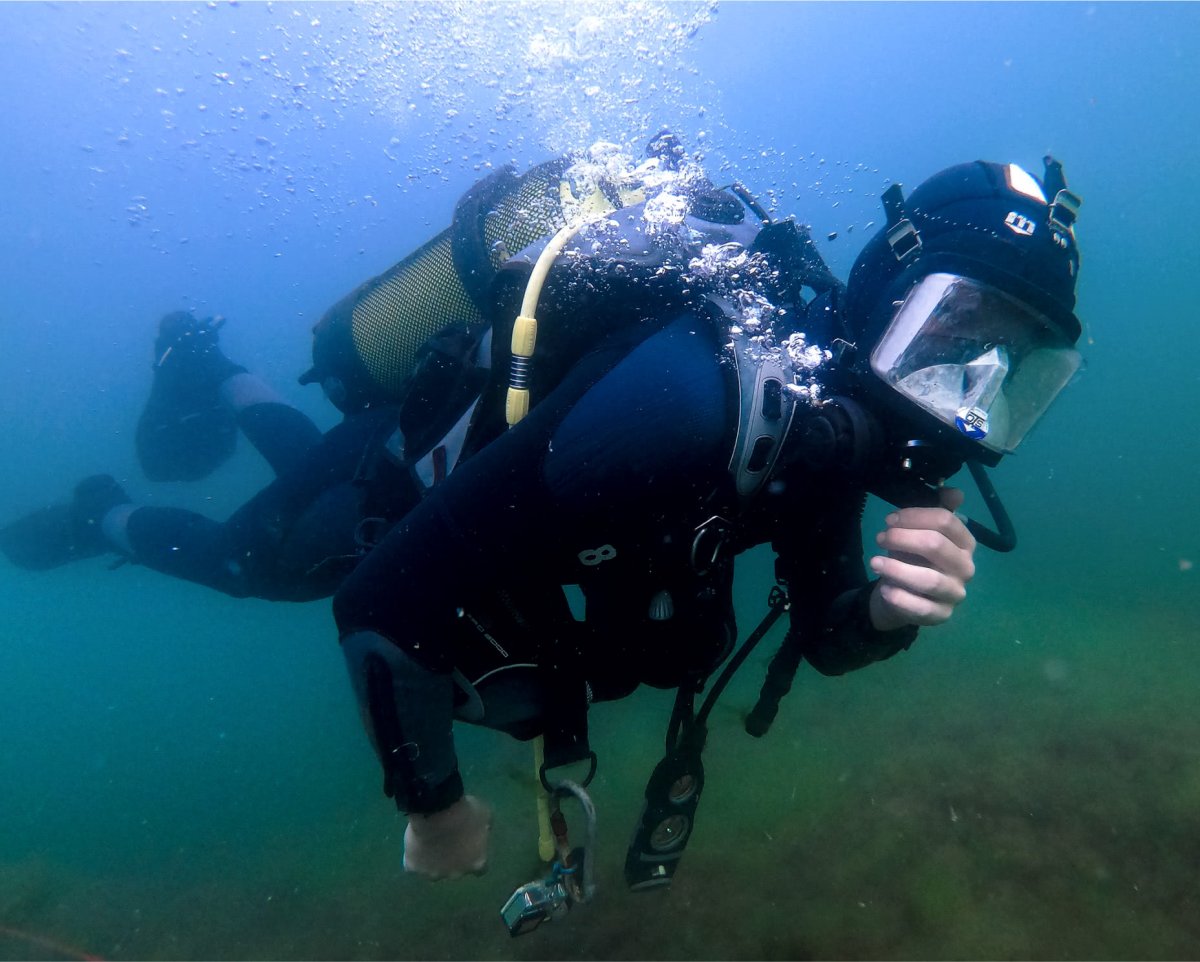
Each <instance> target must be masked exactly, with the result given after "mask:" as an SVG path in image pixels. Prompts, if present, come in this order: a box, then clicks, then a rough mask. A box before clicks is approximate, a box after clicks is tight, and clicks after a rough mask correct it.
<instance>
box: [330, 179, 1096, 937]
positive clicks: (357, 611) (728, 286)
mask: <svg viewBox="0 0 1200 962" xmlns="http://www.w3.org/2000/svg"><path fill="white" fill-rule="evenodd" d="M734 194H737V195H738V196H739V197H742V192H741V191H740V190H738V189H736V188H735V190H734ZM729 196H733V195H732V194H731V195H729ZM659 199H661V198H655V197H652V198H651V199H650V200H649V201H647V202H646V203H643V204H640V205H635V206H632V207H628V208H623V209H620V210H619V211H617V212H615V213H613V214H612V215H611V216H606V217H601V218H599V219H598V220H593V221H591V222H589V223H587V224H585V225H584V226H582V227H577V226H573V227H568V228H565V229H564V230H563V231H560V232H559V233H558V234H556V235H555V237H554V238H552V239H550V240H546V239H544V238H543V239H542V240H540V241H539V242H538V243H537V244H534V245H532V246H531V247H530V249H529V250H527V251H525V252H523V253H522V254H520V255H518V256H514V257H511V258H509V259H508V260H507V261H506V262H505V264H504V265H503V267H502V269H501V270H500V271H499V273H498V275H497V277H496V279H495V281H494V282H493V285H492V292H491V294H492V299H493V302H494V304H495V307H494V309H493V316H494V317H495V318H496V323H495V328H494V336H493V340H492V349H493V359H492V368H493V371H494V372H505V371H507V372H509V376H508V379H507V383H505V380H504V379H503V378H499V377H498V378H494V379H493V383H492V384H491V385H490V387H489V388H488V389H487V392H486V393H487V394H488V395H489V396H488V397H485V402H484V403H485V404H487V405H489V406H490V407H491V408H492V409H493V410H498V409H499V408H500V407H501V406H502V405H503V406H504V408H505V411H506V421H507V424H508V427H507V429H506V430H500V431H497V432H496V433H495V435H494V437H493V438H492V439H491V440H490V443H488V444H486V445H485V446H483V447H482V448H480V449H479V450H478V451H476V453H474V454H473V456H472V457H471V458H470V459H469V460H467V461H465V463H462V464H460V466H459V467H458V468H457V469H456V470H455V471H454V473H453V474H451V475H450V476H449V477H447V478H446V479H445V480H444V481H443V482H442V483H440V484H439V485H437V486H436V487H435V488H433V489H432V490H430V491H428V492H427V494H426V496H425V497H424V499H423V500H422V501H421V502H420V504H418V505H417V506H416V507H415V508H414V509H413V510H412V511H410V512H409V513H408V514H407V515H405V516H404V518H403V519H401V520H400V521H399V522H398V523H397V524H396V525H395V526H394V527H393V528H392V529H391V530H390V531H389V533H388V534H387V535H386V536H385V537H384V539H383V540H382V541H381V542H380V543H379V544H378V545H377V546H376V547H375V548H374V549H373V550H372V551H371V553H370V554H369V555H368V556H367V557H366V558H364V560H363V561H362V562H361V563H360V564H359V565H358V566H357V567H356V568H355V570H354V571H353V573H352V574H351V575H350V576H349V577H348V578H347V579H346V581H345V582H344V583H343V585H342V586H341V588H340V589H339V590H338V592H337V594H336V595H335V598H334V614H335V619H336V622H337V626H338V630H339V635H340V639H341V644H342V648H343V652H344V655H345V660H346V664H347V666H348V670H349V673H350V679H351V683H352V685H353V688H354V691H355V693H356V696H357V699H358V701H359V704H360V709H361V714H362V718H363V720H364V724H365V726H366V730H367V735H368V737H369V739H370V741H371V743H372V745H373V747H374V749H375V751H376V753H377V755H378V757H379V760H380V763H381V767H382V770H383V782H384V792H385V794H386V795H388V796H390V797H391V798H393V799H394V801H395V804H396V805H397V807H398V808H399V809H400V811H402V812H403V813H405V814H407V815H408V818H409V822H408V826H407V829H406V832H405V841H404V864H405V867H406V868H407V869H408V870H410V871H413V872H416V873H418V874H420V875H423V876H426V877H429V878H448V877H455V876H459V875H462V874H466V873H472V872H478V871H481V870H482V869H483V868H484V866H485V865H486V861H487V848H488V837H489V832H490V826H491V819H492V813H491V810H490V808H489V807H488V806H487V805H486V803H484V802H483V801H482V800H481V799H479V798H477V797H476V796H474V795H470V794H467V793H466V790H465V787H464V784H463V780H462V777H461V775H460V772H459V766H458V761H457V758H456V755H455V750H454V735H453V722H454V721H455V720H458V721H464V722H467V723H471V724H476V725H482V726H486V727H489V728H492V729H496V730H500V731H504V732H507V733H509V734H511V735H513V736H515V737H516V738H519V739H531V738H535V737H540V738H544V740H545V745H544V764H543V765H542V768H541V777H542V783H543V786H544V787H545V788H546V789H547V790H550V789H553V790H554V791H555V793H556V794H563V790H564V786H565V788H566V789H569V790H570V791H571V792H572V793H573V792H575V790H576V789H578V788H579V787H580V786H579V785H578V784H577V783H574V782H566V781H563V782H559V783H556V784H552V783H551V781H550V778H549V776H548V775H547V773H548V772H549V771H551V770H554V769H555V768H557V767H559V766H562V765H566V764H570V763H576V762H582V763H586V764H588V765H589V772H588V776H587V777H588V778H590V777H591V774H592V773H593V772H594V770H595V763H596V759H595V755H594V753H592V752H591V750H590V747H589V744H588V737H587V715H588V712H589V708H590V706H591V705H593V704H596V703H599V702H603V701H611V700H615V699H619V698H622V697H624V696H626V695H628V694H630V693H631V692H632V691H633V690H634V689H635V688H636V687H637V686H638V685H640V684H649V685H652V686H657V687H661V688H668V689H672V688H673V689H676V690H677V700H676V709H675V712H674V713H673V715H672V718H671V720H670V723H669V725H668V737H667V754H666V757H664V759H663V762H661V763H660V765H659V767H658V768H657V769H656V770H655V772H654V774H653V776H652V777H651V780H650V784H649V785H648V787H647V796H646V806H645V810H644V812H643V818H642V821H641V823H640V825H639V828H638V831H637V833H636V835H635V839H634V843H633V844H632V845H631V847H630V850H629V853H628V857H627V861H626V878H627V881H628V882H629V884H630V885H631V886H632V887H635V888H642V887H651V886H655V885H659V884H665V883H667V882H669V881H670V877H671V875H672V874H673V872H674V870H675V867H676V865H677V864H678V858H679V855H680V854H681V852H682V847H683V845H684V844H685V843H686V840H687V837H688V835H689V834H690V831H691V825H692V823H693V818H694V812H695V805H696V802H697V801H698V798H699V794H700V789H701V788H702V786H703V772H702V768H701V767H700V766H699V753H700V750H701V749H702V747H703V743H704V735H705V720H706V718H707V714H708V711H709V710H710V709H711V706H712V699H713V697H714V696H715V695H716V694H718V693H719V691H720V689H721V688H723V687H724V683H725V682H726V681H727V680H728V676H729V672H730V671H731V670H734V669H736V667H737V665H739V664H741V662H742V661H743V660H744V658H745V655H746V654H748V647H747V646H749V645H751V644H752V643H756V642H757V640H758V638H760V637H761V636H762V634H763V633H764V631H765V628H766V627H769V625H770V623H771V621H764V624H763V625H761V626H760V630H759V631H757V632H755V633H754V635H752V636H751V639H750V641H748V642H747V643H746V645H744V646H743V647H742V648H741V649H739V650H738V651H737V652H736V654H734V655H733V657H732V658H731V657H730V653H731V652H732V651H733V649H734V644H735V633H736V626H735V623H734V616H733V604H732V597H731V587H732V573H733V559H734V558H735V557H736V556H737V555H738V554H739V553H741V552H742V551H745V550H746V549H748V548H750V547H752V546H755V545H759V544H764V543H769V544H770V545H771V546H772V548H773V550H774V551H775V553H776V556H777V561H776V574H777V585H776V586H775V589H774V590H773V592H772V598H771V605H770V612H771V613H770V616H769V617H770V618H771V619H773V618H774V617H775V616H777V615H779V614H781V613H782V612H784V611H788V612H789V614H790V628H789V630H788V632H787V636H786V640H785V641H784V643H783V647H782V648H781V649H780V652H779V654H778V655H776V657H775V659H774V660H773V661H772V664H771V670H770V672H769V676H768V680H767V684H765V685H764V688H763V695H762V698H761V699H760V701H759V704H758V705H756V706H755V709H754V711H753V712H752V713H751V715H750V717H749V718H747V729H748V730H749V731H750V732H751V734H756V735H761V734H763V733H764V732H765V731H766V730H767V728H768V727H769V725H770V722H771V719H772V718H773V717H774V710H775V708H776V707H777V705H778V700H779V698H780V697H782V695H783V694H784V693H785V692H786V689H787V687H789V686H790V684H791V676H792V674H794V672H795V670H796V668H797V667H798V665H799V664H800V662H801V660H804V661H808V662H809V663H810V664H811V665H812V666H813V667H814V668H815V669H816V670H817V671H819V672H821V673H824V674H841V673H844V672H847V671H852V670H856V669H859V668H862V667H865V666H866V665H869V664H871V663H873V662H876V661H880V660H883V659H886V658H890V657H892V656H893V655H895V654H897V653H898V652H900V651H902V650H905V649H907V648H908V647H909V646H911V645H912V644H913V642H914V640H915V639H916V637H917V633H918V630H919V628H921V627H925V626H932V625H937V624H941V623H943V622H945V621H946V620H947V619H949V618H950V617H951V615H952V613H953V611H954V610H955V608H956V607H957V606H958V605H959V604H960V603H961V602H962V601H963V599H964V597H965V594H966V584H967V583H968V582H969V581H970V580H971V578H972V576H973V574H974V561H973V555H974V551H975V547H976V544H977V541H978V542H983V543H985V544H987V545H989V546H991V547H994V548H996V549H998V550H1008V549H1010V548H1011V547H1012V546H1013V544H1014V543H1015V536H1014V534H1013V532H1012V528H1011V524H1010V523H1009V521H1008V519H1007V516H1006V514H1005V513H1004V511H1003V506H1002V505H1001V503H1000V501H999V499H998V497H996V495H995V491H994V489H993V488H992V487H991V485H990V483H989V482H988V480H987V475H986V473H985V470H984V468H985V467H987V466H995V465H996V464H997V463H998V462H999V461H1000V460H1001V458H1002V457H1003V456H1004V455H1006V454H1009V453H1011V452H1013V451H1014V450H1015V449H1016V448H1017V446H1018V445H1019V444H1020V442H1021V440H1022V439H1023V438H1024V437H1025V436H1026V435H1027V433H1028V431H1029V430H1030V428H1031V427H1032V426H1033V425H1034V424H1035V423H1036V422H1037V421H1038V420H1039V419H1040V417H1041V416H1042V414H1043V413H1044V412H1045V410H1046V409H1047V408H1048V406H1049V405H1050V404H1051V402H1052V401H1053V400H1054V398H1055V397H1056V396H1057V395H1058V393H1059V392H1060V390H1061V389H1062V388H1063V387H1064V386H1065V385H1066V384H1067V382H1068V381H1069V380H1070V379H1071V378H1072V376H1073V375H1074V373H1075V371H1076V370H1077V368H1078V367H1079V365H1080V363H1081V359H1080V355H1079V353H1078V352H1077V350H1076V349H1075V344H1076V342H1077V340H1078V338H1079V335H1080V331H1081V327H1080V323H1079V321H1078V319H1077V318H1076V316H1075V314H1074V307H1075V287H1076V279H1077V273H1078V265H1079V256H1078V251H1077V247H1076V241H1075V235H1074V228H1073V225H1074V221H1075V216H1076V213H1077V211H1078V206H1079V199H1078V198H1077V197H1076V196H1075V195H1074V194H1072V193H1071V192H1070V191H1069V190H1068V189H1067V186H1066V182H1065V179H1064V177H1063V174H1062V169H1061V165H1059V164H1058V163H1057V162H1056V161H1054V160H1053V159H1052V158H1046V162H1045V172H1044V176H1043V178H1042V180H1040V181H1039V180H1038V179H1037V178H1035V177H1033V176H1032V175H1030V174H1028V173H1027V172H1025V171H1024V170H1022V169H1021V168H1020V167H1018V166H1016V165H1014V164H1007V165H1004V164H996V163H986V162H975V163H969V164H962V165H959V166H955V167H951V168H949V169H947V170H944V171H942V172H941V173H938V174H936V175H935V176H933V177H931V178H930V179H929V180H927V181H925V182H924V183H923V184H921V185H920V186H919V187H918V188H917V189H916V190H915V191H913V192H912V194H911V195H910V196H909V197H908V198H905V197H904V196H903V191H902V190H901V188H900V187H899V186H898V185H897V186H893V187H892V188H890V189H889V190H888V191H887V192H885V194H884V197H883V202H884V207H885V211H886V214H887V223H886V226H884V227H883V228H882V229H881V230H880V231H879V232H878V233H877V234H876V235H875V236H874V237H873V238H872V239H871V240H870V241H869V242H868V243H867V245H866V246H865V248H864V249H863V251H862V252H861V254H860V256H859V257H858V259H857V261H856V263H855V264H854V267H853V269H852V271H851V274H850V277H849V281H848V283H847V284H846V285H845V286H843V285H842V284H840V283H839V282H837V280H836V279H835V278H833V277H832V275H830V274H829V272H828V271H827V270H825V269H824V265H823V264H821V263H820V259H819V257H817V256H815V250H813V249H812V245H811V241H810V240H809V239H808V237H807V234H806V232H805V231H803V230H802V229H801V228H799V227H797V225H796V224H795V223H794V222H792V221H790V220H785V221H775V222H770V221H769V220H768V219H767V218H766V217H765V216H764V214H765V212H763V211H762V210H761V208H759V207H758V206H757V205H756V204H754V203H753V202H752V200H749V199H745V198H743V199H745V203H746V207H748V208H749V211H750V213H752V214H755V215H757V220H758V221H766V222H765V223H759V222H755V218H752V217H750V216H744V217H743V216H741V215H742V214H744V213H745V211H744V210H743V211H736V212H732V213H731V212H730V211H729V209H727V208H724V207H720V208H719V209H718V208H717V207H716V206H715V205H714V207H713V208H712V209H710V210H706V211H705V212H704V213H705V217H704V219H701V218H699V217H697V216H695V213H696V212H695V211H692V212H691V213H687V212H686V211H682V210H677V211H672V209H671V204H670V203H669V202H667V203H664V204H659V205H657V206H656V201H657V200H659ZM964 464H966V465H967V466H968V467H970V469H971V473H972V475H973V477H974V478H975V479H976V481H977V483H978V484H979V486H980V491H981V493H982V494H983V496H984V500H985V502H986V503H987V505H988V507H989V509H990V511H991V513H992V515H993V518H994V520H995V523H996V526H997V529H998V530H995V531H993V530H990V529H988V528H987V527H986V526H984V525H983V524H981V523H980V522H978V521H973V520H969V519H964V518H961V517H960V516H958V515H957V514H956V513H955V512H956V510H957V509H958V508H959V507H960V505H961V503H962V500H963V495H962V492H961V491H958V490H956V489H951V488H947V487H944V486H942V485H943V482H944V481H945V480H946V479H948V478H950V477H951V476H952V475H954V474H955V473H956V472H957V471H958V470H959V469H960V468H961V467H962V466H963V465H964ZM868 494H875V495H878V496H880V497H882V498H884V499H885V500H887V501H889V502H891V503H892V504H894V505H895V506H896V510H894V511H893V512H892V513H891V514H889V515H888V516H887V518H886V523H885V527H884V530H882V531H880V532H878V533H877V534H875V535H874V537H873V538H872V543H873V545H874V547H875V548H876V549H877V551H878V553H876V554H874V556H873V557H871V558H870V560H869V569H870V574H868V571H867V570H866V566H864V561H863V535H862V531H861V521H862V513H863V509H864V504H865V501H866V498H867V495H868ZM566 586H578V589H579V591H580V592H581V593H582V596H583V598H584V600H585V611H584V613H583V615H582V617H581V618H577V617H576V616H575V615H574V614H573V612H572V609H571V606H570V605H569V604H568V602H567V600H566V597H565V595H564V588H565V587H566ZM723 662H724V663H726V668H725V670H724V672H723V673H722V675H721V676H720V678H719V679H718V681H717V682H716V683H715V684H714V685H713V686H712V689H711V690H710V694H709V698H708V700H707V701H706V702H705V703H704V706H703V707H702V708H701V710H700V711H699V712H695V711H694V710H693V709H694V697H695V695H696V694H697V693H698V692H700V691H701V690H702V689H703V687H704V686H705V685H706V683H707V680H708V679H709V677H710V675H711V674H712V673H713V672H714V671H715V670H716V669H717V668H718V667H719V666H721V664H722V663H723ZM583 784H584V785H586V779H585V781H584V783H583ZM556 833H557V829H556ZM584 858H585V859H586V854H585V855H584ZM567 862H569V859H564V860H563V864H565V863H567ZM584 864H585V866H586V865H587V864H588V863H587V862H586V861H585V863H584ZM569 871H570V869H563V868H562V865H561V864H556V867H555V871H554V873H553V874H552V876H551V877H550V878H548V879H547V880H546V881H545V882H544V883H531V884H530V886H523V887H522V888H521V889H519V890H518V892H517V893H515V894H514V898H513V900H512V901H511V902H510V905H508V906H506V908H505V911H504V916H505V922H506V923H507V924H508V925H509V928H510V931H511V932H513V933H514V934H518V933H519V932H521V931H527V930H528V928H530V927H533V926H535V925H536V924H537V923H538V922H540V921H542V920H544V919H545V918H551V917H555V914H556V912H557V910H558V909H560V908H561V905H562V902H563V900H564V898H568V896H564V895H563V894H562V892H563V884H562V883H563V882H564V879H566V878H567V876H566V875H564V874H563V873H564V872H569Z"/></svg>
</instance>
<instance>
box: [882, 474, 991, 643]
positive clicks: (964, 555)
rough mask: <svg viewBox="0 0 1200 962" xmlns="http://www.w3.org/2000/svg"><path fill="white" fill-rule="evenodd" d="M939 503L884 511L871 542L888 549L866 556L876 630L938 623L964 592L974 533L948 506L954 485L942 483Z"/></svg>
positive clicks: (952, 504) (955, 501)
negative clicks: (875, 577)
mask: <svg viewBox="0 0 1200 962" xmlns="http://www.w3.org/2000/svg"><path fill="white" fill-rule="evenodd" d="M939 496H940V499H941V502H942V507H940V508H902V509H901V510H899V511H895V512H893V513H892V514H889V515H888V516H887V528H886V529H884V530H883V531H881V532H880V533H879V534H877V535H876V536H875V543H876V544H877V545H879V547H880V548H883V549H884V550H885V551H887V555H886V556H884V555H876V556H875V557H873V558H871V561H870V566H871V570H872V571H873V572H875V574H876V575H878V576H879V581H878V582H876V585H875V590H874V592H873V593H872V594H871V623H872V625H874V626H875V628H876V629H877V630H879V631H890V630H892V629H894V628H901V627H903V626H905V625H939V624H941V623H942V622H943V621H946V620H947V619H948V618H949V617H950V615H951V614H952V613H953V612H954V609H955V608H956V607H957V606H958V605H959V604H961V602H962V600H963V599H964V598H965V597H966V596H967V582H968V581H970V580H971V579H972V578H973V577H974V576H975V561H974V554H975V538H974V537H973V536H972V535H971V532H969V531H968V530H967V527H966V525H964V524H963V523H962V521H961V520H959V519H958V518H957V517H955V515H954V514H953V512H954V511H955V510H956V509H957V508H958V507H959V506H960V505H961V504H962V502H963V493H962V491H960V490H959V489H958V488H942V489H941V490H940V492H939Z"/></svg>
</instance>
